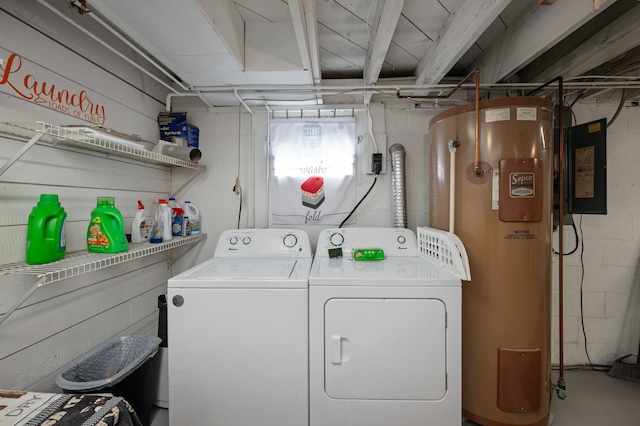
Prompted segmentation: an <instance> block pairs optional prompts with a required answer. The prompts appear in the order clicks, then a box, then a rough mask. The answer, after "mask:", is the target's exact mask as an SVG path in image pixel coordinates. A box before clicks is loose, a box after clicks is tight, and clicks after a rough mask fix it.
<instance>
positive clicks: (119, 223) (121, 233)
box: [87, 197, 129, 253]
mask: <svg viewBox="0 0 640 426" xmlns="http://www.w3.org/2000/svg"><path fill="white" fill-rule="evenodd" d="M87 249H88V250H89V251H90V252H91V253H120V252H122V251H127V250H128V249H129V244H128V243H127V236H126V234H125V228H124V219H123V218H122V214H121V213H120V212H119V211H118V209H116V206H115V200H114V198H113V197H98V205H97V207H96V208H95V209H93V211H92V212H91V222H89V229H87Z"/></svg>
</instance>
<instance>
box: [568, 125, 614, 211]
mask: <svg viewBox="0 0 640 426" xmlns="http://www.w3.org/2000/svg"><path fill="white" fill-rule="evenodd" d="M566 176H567V179H568V185H567V187H568V188H567V189H568V194H567V210H568V212H569V213H573V214H607V120H606V118H601V119H599V120H596V121H592V122H589V123H585V124H581V125H578V126H574V127H571V128H569V132H568V141H567V174H566Z"/></svg>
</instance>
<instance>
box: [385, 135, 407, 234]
mask: <svg viewBox="0 0 640 426" xmlns="http://www.w3.org/2000/svg"><path fill="white" fill-rule="evenodd" d="M389 154H391V203H392V208H393V212H392V213H393V224H394V226H395V227H396V228H406V227H407V190H406V173H405V152H404V146H402V145H401V144H399V143H396V144H393V145H391V146H390V147H389Z"/></svg>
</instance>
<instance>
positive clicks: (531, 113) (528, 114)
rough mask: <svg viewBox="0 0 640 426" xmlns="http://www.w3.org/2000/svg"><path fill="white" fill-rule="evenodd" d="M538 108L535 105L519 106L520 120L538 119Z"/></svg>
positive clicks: (518, 114)
mask: <svg viewBox="0 0 640 426" xmlns="http://www.w3.org/2000/svg"><path fill="white" fill-rule="evenodd" d="M537 112H538V109H537V108H535V107H532V108H530V107H518V109H517V110H516V113H517V116H518V117H517V120H518V121H536V120H537V117H536V115H537Z"/></svg>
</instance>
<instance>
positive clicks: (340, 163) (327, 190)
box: [269, 117, 356, 225]
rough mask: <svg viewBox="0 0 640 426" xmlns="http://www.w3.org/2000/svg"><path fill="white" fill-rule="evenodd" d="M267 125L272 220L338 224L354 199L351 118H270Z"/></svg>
mask: <svg viewBox="0 0 640 426" xmlns="http://www.w3.org/2000/svg"><path fill="white" fill-rule="evenodd" d="M269 127H270V143H269V146H270V162H271V163H270V164H271V174H270V181H269V200H270V213H271V215H270V222H271V224H278V225H339V224H340V223H341V222H342V221H343V220H344V219H345V218H346V217H347V215H348V214H349V213H350V211H351V209H352V208H353V206H354V202H355V182H354V170H355V160H356V156H355V146H356V143H355V138H356V136H355V134H356V131H355V129H356V124H355V119H354V118H353V117H338V118H323V119H319V120H312V119H301V118H283V119H272V120H271V121H270V124H269ZM352 220H353V219H352Z"/></svg>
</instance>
